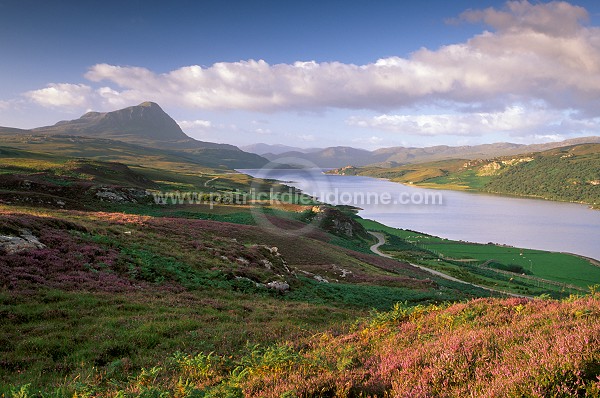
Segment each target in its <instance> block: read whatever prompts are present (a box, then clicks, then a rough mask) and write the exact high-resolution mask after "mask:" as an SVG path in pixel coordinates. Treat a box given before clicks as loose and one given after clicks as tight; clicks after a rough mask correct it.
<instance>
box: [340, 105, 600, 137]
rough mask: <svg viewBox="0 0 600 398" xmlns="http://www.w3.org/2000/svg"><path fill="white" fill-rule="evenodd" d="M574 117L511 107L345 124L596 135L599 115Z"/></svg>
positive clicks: (397, 129)
mask: <svg viewBox="0 0 600 398" xmlns="http://www.w3.org/2000/svg"><path fill="white" fill-rule="evenodd" d="M575 116H577V114H576V113H573V112H556V111H551V110H546V109H526V108H524V107H521V106H512V107H508V108H506V109H505V110H503V111H498V112H474V113H446V114H418V115H414V114H411V115H397V114H383V115H378V116H373V117H359V116H353V117H350V118H348V119H347V120H346V123H347V124H348V125H350V126H355V127H363V128H368V129H376V130H383V131H389V132H393V133H402V134H412V135H422V136H437V135H456V136H479V135H484V134H488V133H508V134H510V135H513V136H533V137H542V136H543V137H547V138H548V139H550V140H551V139H552V137H555V136H556V133H553V134H548V131H549V130H552V131H560V132H562V133H565V134H573V133H590V134H596V133H597V132H598V130H600V118H588V119H577V118H575Z"/></svg>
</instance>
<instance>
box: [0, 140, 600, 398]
mask: <svg viewBox="0 0 600 398" xmlns="http://www.w3.org/2000/svg"><path fill="white" fill-rule="evenodd" d="M65 140H67V139H65ZM67 141H68V142H65V143H63V144H65V145H66V147H65V148H64V153H61V154H60V155H59V156H56V155H51V154H46V153H41V152H27V151H23V150H18V149H14V148H13V149H11V148H4V147H3V148H0V151H1V154H2V156H3V157H2V158H0V178H2V181H3V189H2V191H0V200H2V203H1V204H0V235H2V236H8V237H12V238H16V237H18V236H24V235H23V234H24V232H23V231H27V233H30V234H32V235H33V236H35V237H36V239H39V242H40V243H41V244H43V246H35V247H29V248H26V249H25V250H22V251H18V252H10V251H8V250H4V251H1V252H0V396H3V397H11V398H12V397H19V398H25V397H34V396H36V397H38V396H39V397H62V396H65V397H67V396H68V397H73V396H78V397H94V396H98V397H100V396H102V397H104V396H110V397H137V396H143V397H166V396H176V397H181V398H183V397H241V396H266V395H268V394H272V395H274V396H275V395H276V396H288V397H292V396H335V394H338V395H339V396H361V394H362V396H367V395H369V394H371V395H373V394H375V395H378V396H381V395H382V394H384V393H390V394H392V392H393V391H402V390H394V388H396V387H390V385H391V384H389V383H391V382H389V383H388V381H389V380H391V379H390V377H391V376H389V375H385V372H384V371H381V372H379V371H377V372H379V373H377V372H374V371H373V368H372V367H371V365H372V364H374V363H377V361H379V359H378V358H380V357H382V356H383V355H385V354H384V352H385V350H383V347H381V346H380V345H379V344H380V343H381V341H380V340H378V339H377V338H374V336H376V335H377V334H378V333H380V332H382V331H383V329H382V327H387V326H390V325H396V326H397V325H398V322H401V321H402V322H403V321H405V320H411V322H412V321H415V322H416V323H414V324H407V325H409V326H407V327H409V328H412V327H413V326H414V327H415V330H417V329H419V330H423V331H424V332H423V333H424V334H423V335H419V336H416V340H413V343H414V342H415V341H417V342H423V341H426V340H427V339H429V338H430V337H431V336H437V337H436V338H440V341H445V339H447V338H448V336H446V335H445V334H444V333H446V332H445V331H451V330H453V329H452V328H458V329H460V328H461V327H466V326H465V325H467V326H468V327H469V328H474V327H475V325H476V322H475V321H474V320H476V319H479V318H478V317H480V316H481V313H480V312H477V311H480V310H479V309H478V308H479V307H478V306H479V304H473V307H468V310H467V311H466V313H465V314H466V315H464V316H462V315H461V316H455V315H452V314H455V313H456V311H459V312H461V311H463V310H462V309H455V310H451V311H450V313H445V312H440V311H443V309H445V308H446V307H448V306H449V304H448V303H450V302H461V301H463V302H466V301H468V300H472V299H477V298H481V297H489V296H490V295H492V293H490V292H489V291H486V290H483V289H480V288H477V287H474V286H469V285H465V284H461V283H458V282H451V281H448V280H446V279H443V278H440V277H437V276H432V275H431V274H429V273H427V272H425V271H422V270H419V269H418V268H415V267H413V266H411V265H410V264H408V262H414V263H420V264H424V265H427V266H428V267H432V268H436V269H440V270H442V271H444V272H447V273H449V274H451V275H455V276H457V277H459V278H461V279H464V280H467V281H470V282H473V283H477V284H481V285H485V286H490V287H495V288H497V289H499V290H505V291H511V292H517V293H521V294H527V295H531V296H538V295H541V294H544V293H548V294H551V295H552V296H556V297H561V296H566V295H567V294H568V291H565V290H564V289H563V290H562V291H561V288H560V286H556V285H544V284H540V283H539V282H538V283H537V285H536V284H535V283H534V282H533V281H532V280H530V279H527V277H528V276H529V275H525V276H521V275H517V274H514V276H512V275H511V276H507V275H506V274H503V273H501V272H500V270H494V269H488V268H484V267H481V266H480V265H481V264H482V263H486V262H487V261H488V260H494V261H496V262H497V263H498V264H500V265H501V266H510V265H518V266H520V267H522V268H524V269H525V270H527V271H529V272H531V271H532V273H533V276H535V277H542V278H547V279H553V278H554V280H557V281H562V280H568V281H569V283H579V285H580V286H582V287H587V284H588V282H593V281H594V280H595V278H596V274H594V273H593V272H590V269H588V268H586V267H591V266H590V265H589V264H587V265H586V263H585V262H583V263H582V262H581V261H583V260H581V259H579V258H576V257H573V256H566V255H558V254H554V253H547V252H537V251H530V250H524V251H522V252H521V250H520V249H514V248H505V247H500V246H491V245H471V244H465V243H461V242H452V241H447V240H444V239H440V238H434V237H429V236H427V235H424V234H419V233H415V232H411V231H404V230H397V229H393V228H388V227H385V226H383V225H381V224H378V223H375V222H372V221H369V220H361V219H357V218H356V217H355V215H354V213H353V211H351V210H349V209H347V208H336V209H332V208H320V207H319V206H317V207H316V208H313V206H312V204H311V205H308V206H300V205H299V204H297V203H291V202H286V203H270V202H269V200H265V201H261V202H252V201H250V202H245V203H228V202H225V201H215V202H211V203H199V204H193V205H191V204H174V203H172V202H171V203H170V204H165V205H160V204H156V203H155V202H154V201H153V200H151V199H148V198H146V199H145V200H137V199H136V198H137V197H134V198H129V199H127V198H128V197H125V199H123V200H121V199H118V200H112V201H111V200H108V201H105V200H100V199H98V198H97V197H96V196H94V195H93V193H94V192H97V190H98V189H99V188H102V189H104V188H106V187H108V188H109V189H110V191H109V192H111V193H115V194H116V193H118V194H124V193H127V192H129V191H128V190H130V189H134V188H135V190H139V191H142V192H145V190H146V189H148V190H152V191H153V192H161V191H162V192H164V191H177V190H178V191H180V192H182V193H187V192H205V193H208V192H212V193H215V192H217V193H221V194H226V193H231V192H238V191H239V192H249V191H250V189H259V190H262V191H263V192H265V193H268V194H269V196H268V199H271V198H272V196H271V189H273V190H274V191H277V190H281V189H283V190H285V189H287V187H285V186H283V185H280V184H277V183H275V182H273V181H263V180H255V179H252V178H251V177H248V176H245V175H241V174H236V173H232V172H231V171H230V170H224V169H214V168H210V167H198V165H197V164H196V163H195V160H192V161H188V160H186V159H185V158H181V157H178V156H175V155H167V154H164V153H162V154H161V155H160V156H158V153H156V152H154V150H148V152H143V153H137V155H136V152H135V147H134V146H128V145H127V144H124V146H122V147H118V148H116V147H111V148H108V152H107V151H106V150H105V151H104V152H102V147H101V145H100V143H98V142H96V141H94V142H93V144H94V145H92V146H90V147H89V148H87V149H86V152H85V153H86V154H88V155H89V154H94V156H96V157H97V158H96V159H76V158H72V157H69V156H67V154H68V153H71V152H72V153H71V154H74V153H75V154H76V153H83V152H77V151H82V149H81V147H80V146H78V145H77V142H71V141H69V140H67ZM75 141H76V140H75ZM86 142H87V141H86ZM38 144H39V145H40V148H41V149H43V150H46V151H51V150H52V148H55V147H56V146H57V145H59V144H60V142H56V141H48V142H45V141H40V142H38V143H37V144H36V143H35V142H34V143H32V142H27V143H26V144H23V145H24V147H30V146H32V145H38ZM78 148H79V149H78ZM103 158H104V159H119V160H122V161H124V163H114V162H107V161H104V160H101V159H103ZM134 159H136V160H135V161H134ZM433 174H436V173H435V172H434V173H433ZM438 174H439V173H438ZM442 174H443V173H442ZM436 178H442V176H441V175H438V177H436ZM90 192H92V194H90ZM102 192H104V191H102ZM125 196H126V195H125ZM274 196H277V194H276V193H275V194H274ZM32 198H33V199H36V200H38V202H36V203H34V202H32ZM18 199H23V201H19V200H18ZM50 199H52V200H50ZM59 203H62V204H60V205H59ZM315 204H316V203H315ZM257 214H259V215H260V217H257ZM261 217H262V218H261ZM319 220H320V221H319ZM340 225H341V227H340V228H338V227H339V226H340ZM361 225H362V226H361ZM363 226H364V228H367V229H369V230H380V231H383V232H385V233H386V234H387V238H388V242H387V243H386V245H384V246H382V247H381V249H382V250H384V251H386V252H388V253H391V254H392V255H394V256H395V257H397V258H398V259H399V260H400V261H396V260H392V259H386V258H383V257H380V256H376V255H374V254H372V253H370V250H369V247H370V245H371V244H373V243H374V242H373V240H372V238H371V237H370V236H369V235H368V234H366V232H365V230H364V228H363ZM349 230H350V231H352V232H351V233H350V235H348V231H349ZM521 254H522V255H521ZM513 258H514V260H513ZM530 259H532V263H529V262H528V261H529V260H530ZM471 260H472V261H471ZM517 260H519V261H517ZM540 263H543V264H544V268H543V269H542V267H541V265H540ZM564 264H569V267H570V269H571V271H573V270H574V271H573V272H575V275H577V277H578V278H581V279H572V278H571V276H569V275H568V274H567V272H565V269H564ZM496 265H497V264H496ZM527 265H529V266H530V267H529V268H528V267H527ZM275 282H276V283H279V284H285V285H287V286H288V288H289V290H287V291H286V292H285V293H284V292H282V291H278V290H276V289H272V288H269V287H268V284H271V283H275ZM496 295H498V296H502V294H496ZM490 303H491V302H490ZM498 303H502V302H498ZM513 304H514V305H513ZM513 304H511V303H508V302H507V303H506V304H497V305H496V304H493V303H492V304H489V308H491V309H492V310H493V311H497V310H499V308H498V306H501V307H502V308H505V307H506V308H514V310H513V309H511V310H510V311H511V313H512V312H515V313H517V312H520V311H525V312H526V311H527V310H525V309H524V308H525V304H526V303H525V302H519V303H518V304H517V303H513ZM588 304H589V303H583V302H581V303H580V304H577V305H576V306H574V307H573V308H572V309H573V311H580V312H581V313H582V314H583V315H582V317H581V319H588V318H585V317H584V315H585V316H587V314H589V312H585V311H592V310H590V309H589V308H591V307H590V305H588ZM485 305H488V304H485ZM536 305H537V304H536ZM536 305H533V306H532V307H531V308H533V309H534V310H535V309H536V308H538V309H539V308H541V307H540V306H539V305H537V307H536ZM553 305H555V306H556V308H557V311H558V309H560V308H567V306H568V305H567V304H564V305H563V304H553ZM457 308H458V307H457ZM461 308H462V307H461ZM568 308H571V307H568ZM499 311H503V310H499ZM532 311H533V310H532ZM580 312H576V314H579V313H580ZM429 313H431V314H436V315H435V316H434V317H435V321H432V320H431V319H429V318H427V322H429V324H425V323H420V322H421V321H419V319H423V320H425V318H419V317H420V316H421V315H426V314H429ZM577 317H579V315H577ZM485 319H488V318H485ZM491 319H492V318H489V320H491ZM502 319H509V318H506V317H505V316H504V315H503V317H502ZM577 319H579V318H577ZM589 319H592V317H590V318H589ZM594 319H595V318H594ZM471 321H473V322H471ZM431 322H434V323H431ZM437 322H442V323H443V325H444V327H443V328H441V327H440V326H439V324H438V323H437ZM470 322H471V323H470ZM516 325H520V324H519V323H516ZM569 325H570V326H577V325H579V326H580V324H579V323H577V322H575V323H572V324H569ZM396 326H393V327H392V329H390V330H397V327H396ZM525 326H526V325H525ZM525 326H523V330H526V327H525ZM507 327H510V324H509V326H507ZM455 330H456V329H455ZM356 333H358V334H356ZM473 333H479V331H477V330H475V329H473ZM381 336H388V337H390V338H391V336H394V334H393V333H392V334H388V333H387V332H385V333H384V334H382V335H381ZM428 336H430V337H428ZM578 336H579V335H578ZM585 336H587V335H581V338H584V337H585ZM356 341H362V342H365V343H366V342H368V346H369V347H371V348H368V347H365V346H363V345H362V343H361V344H358V345H357V344H355V342H356ZM466 341H470V340H469V339H468V338H466ZM540 341H541V342H545V340H540ZM540 341H538V340H536V341H535V343H536V344H537V343H539V342H540ZM402 344H404V343H402ZM407 344H408V343H407ZM413 345H414V344H413ZM403 347H404V346H403ZM405 348H406V347H405ZM330 349H332V350H331V351H330ZM329 352H331V353H332V354H331V355H333V356H335V357H336V358H337V359H334V358H333V357H330V356H329ZM394 355H396V354H394ZM402 355H404V354H402V353H397V356H394V358H400V357H402ZM411 355H412V354H411ZM367 358H372V359H371V360H370V361H371V362H369V363H370V364H371V365H369V364H367V362H368V360H367ZM572 362H573V361H572ZM573 363H575V362H573ZM307 364H308V365H307ZM552 364H554V362H552ZM453 370H454V369H453ZM298 372H299V373H298ZM339 372H341V373H339ZM373 372H374V373H373ZM319 375H323V378H320V377H321V376H319ZM359 375H363V376H364V378H361V377H363V376H359ZM569 375H570V373H569ZM288 376H289V380H291V381H290V382H289V383H291V384H286V383H287V382H286V380H287V378H288ZM532 377H534V379H535V380H537V379H536V377H538V375H534V376H532ZM539 377H543V375H542V376H539ZM569 377H570V376H569ZM302 380H305V381H307V383H309V384H308V385H305V384H302V383H303V382H302ZM361 380H362V381H361ZM365 380H374V381H373V383H375V384H377V383H379V384H377V385H378V386H379V387H377V386H375V384H373V386H375V387H373V386H370V387H364V385H365V384H364V383H365ZM382 380H383V381H382ZM569 380H571V379H569ZM586 380H587V379H586ZM344 382H345V383H346V384H347V386H349V387H348V388H349V390H343V389H342V387H340V386H341V384H340V383H344ZM310 383H313V384H310ZM381 383H384V384H385V383H388V384H385V385H384V384H381ZM394 383H396V382H394ZM465 383H466V382H465ZM482 383H483V382H482ZM293 385H296V387H293ZM381 386H383V387H381ZM294 388H296V389H294ZM344 391H345V392H344ZM432 391H433V390H432ZM276 392H277V393H276ZM279 393H281V394H279ZM265 394H266V395H265ZM282 394H287V395H282ZM303 394H304V395H303ZM432 394H433V395H435V394H434V393H432Z"/></svg>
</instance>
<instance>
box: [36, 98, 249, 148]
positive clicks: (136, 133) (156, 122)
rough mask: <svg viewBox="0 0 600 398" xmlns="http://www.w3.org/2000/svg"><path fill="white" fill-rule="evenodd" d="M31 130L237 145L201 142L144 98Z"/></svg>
mask: <svg viewBox="0 0 600 398" xmlns="http://www.w3.org/2000/svg"><path fill="white" fill-rule="evenodd" d="M31 132H32V133H34V134H60V135H77V136H91V137H94V138H108V139H115V140H119V141H126V142H132V143H136V144H140V145H145V146H153V147H160V148H164V147H165V146H166V147H169V148H178V149H187V148H221V149H238V148H236V147H235V146H233V145H227V144H215V143H212V142H203V141H198V140H195V139H193V138H190V137H188V136H187V135H186V134H185V133H184V132H183V130H181V127H179V125H178V124H177V122H176V121H175V120H173V118H171V116H169V115H168V114H167V113H166V112H165V111H163V110H162V108H161V107H160V106H159V105H158V104H156V103H154V102H143V103H141V104H139V105H136V106H130V107H127V108H124V109H119V110H116V111H113V112H88V113H86V114H85V115H83V116H81V117H80V118H79V119H76V120H64V121H60V122H58V123H56V124H55V125H53V126H45V127H38V128H34V129H32V130H31Z"/></svg>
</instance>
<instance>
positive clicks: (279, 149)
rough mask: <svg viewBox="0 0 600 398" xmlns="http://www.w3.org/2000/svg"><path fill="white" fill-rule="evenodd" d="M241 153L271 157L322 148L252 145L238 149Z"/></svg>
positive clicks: (314, 150) (315, 150)
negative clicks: (268, 155)
mask: <svg viewBox="0 0 600 398" xmlns="http://www.w3.org/2000/svg"><path fill="white" fill-rule="evenodd" d="M239 148H240V149H241V150H242V151H246V152H250V153H255V154H257V155H265V154H271V155H273V156H275V155H279V154H281V153H285V152H302V153H310V152H317V151H320V150H321V149H322V148H298V147H294V146H289V145H281V144H263V143H259V144H252V145H246V146H241V147H239Z"/></svg>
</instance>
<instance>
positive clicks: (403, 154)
mask: <svg viewBox="0 0 600 398" xmlns="http://www.w3.org/2000/svg"><path fill="white" fill-rule="evenodd" d="M583 143H600V137H581V138H574V139H570V140H566V141H562V142H551V143H546V144H532V145H523V144H512V143H506V142H500V143H494V144H483V145H474V146H468V145H467V146H456V147H454V146H447V145H438V146H432V147H425V148H405V147H391V148H381V149H377V150H374V151H366V150H364V149H356V148H351V147H330V148H325V149H321V150H317V151H312V150H311V151H310V152H308V153H307V152H306V151H291V152H277V153H276V154H275V153H264V154H263V155H264V157H266V158H267V159H269V160H276V159H277V158H285V157H287V158H298V159H304V160H307V161H309V162H311V163H314V164H315V165H316V166H318V167H323V168H330V167H331V168H339V167H344V166H348V165H351V166H355V167H359V166H367V165H372V166H378V167H384V168H394V167H399V166H402V165H406V164H417V163H427V162H433V161H441V160H448V159H469V160H472V159H481V158H482V159H489V158H494V157H499V156H512V155H517V154H522V153H528V152H539V151H545V150H549V149H553V148H558V147H564V146H569V145H577V144H583Z"/></svg>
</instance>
